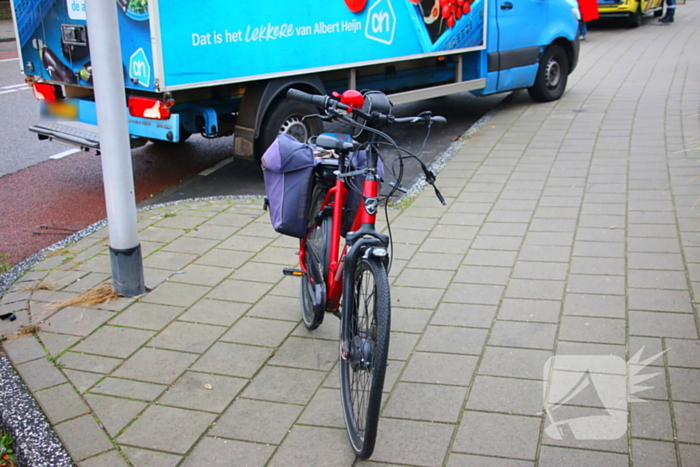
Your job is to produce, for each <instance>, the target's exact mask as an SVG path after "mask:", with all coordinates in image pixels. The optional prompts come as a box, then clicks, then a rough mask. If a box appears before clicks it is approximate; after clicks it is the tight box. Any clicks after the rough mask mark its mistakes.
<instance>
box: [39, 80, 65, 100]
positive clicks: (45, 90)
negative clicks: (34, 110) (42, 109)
mask: <svg viewBox="0 0 700 467" xmlns="http://www.w3.org/2000/svg"><path fill="white" fill-rule="evenodd" d="M32 89H33V90H34V97H35V98H37V100H40V101H48V102H54V101H56V100H57V99H59V98H60V97H61V89H60V88H59V87H58V86H55V85H53V84H48V83H34V85H33V86H32Z"/></svg>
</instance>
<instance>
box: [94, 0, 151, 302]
mask: <svg viewBox="0 0 700 467" xmlns="http://www.w3.org/2000/svg"><path fill="white" fill-rule="evenodd" d="M85 4H86V5H85V6H86V13H87V24H88V34H89V40H90V58H91V61H92V72H93V81H94V86H95V102H96V105H97V123H98V130H99V134H100V151H101V153H102V179H103V180H104V187H105V200H106V204H107V222H108V224H109V252H110V255H109V256H110V261H111V265H112V284H113V285H114V290H115V291H116V292H117V293H118V294H119V295H126V296H134V295H140V294H142V293H144V292H145V291H146V287H145V285H144V278H143V260H142V256H141V245H140V243H139V237H138V228H137V224H136V200H135V197H134V176H133V169H132V166H131V148H130V145H129V130H128V125H127V121H126V98H125V94H124V71H123V67H122V59H121V56H122V53H121V43H120V41H119V24H118V21H117V4H116V2H114V1H105V0H86V2H85Z"/></svg>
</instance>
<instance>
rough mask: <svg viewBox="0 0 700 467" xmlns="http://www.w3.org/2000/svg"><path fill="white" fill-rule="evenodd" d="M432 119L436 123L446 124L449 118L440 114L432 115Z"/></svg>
mask: <svg viewBox="0 0 700 467" xmlns="http://www.w3.org/2000/svg"><path fill="white" fill-rule="evenodd" d="M430 121H431V122H432V123H433V124H435V125H446V124H447V119H446V118H445V117H442V116H440V115H435V116H434V117H430Z"/></svg>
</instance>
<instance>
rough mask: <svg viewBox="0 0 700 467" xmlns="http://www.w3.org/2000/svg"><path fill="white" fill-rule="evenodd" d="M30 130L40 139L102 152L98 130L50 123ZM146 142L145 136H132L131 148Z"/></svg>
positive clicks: (32, 127) (97, 152)
mask: <svg viewBox="0 0 700 467" xmlns="http://www.w3.org/2000/svg"><path fill="white" fill-rule="evenodd" d="M29 131H31V132H33V133H36V135H37V137H38V138H39V139H40V140H49V141H56V142H59V143H61V144H65V145H67V146H74V147H77V148H79V149H80V150H82V151H90V150H93V151H95V153H96V154H98V155H99V154H100V140H99V136H98V134H97V132H93V131H89V130H82V129H78V128H74V127H70V126H67V125H60V124H50V123H49V124H47V123H44V124H42V125H34V126H31V127H29ZM146 142H147V140H146V139H145V138H131V148H132V149H133V148H137V147H139V146H143V145H144V144H146Z"/></svg>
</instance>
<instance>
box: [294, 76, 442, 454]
mask: <svg viewBox="0 0 700 467" xmlns="http://www.w3.org/2000/svg"><path fill="white" fill-rule="evenodd" d="M287 97H288V98H290V99H296V100H299V101H303V102H307V103H311V104H313V105H315V106H316V107H318V108H319V109H320V110H321V111H322V115H318V116H317V117H320V118H322V119H323V120H326V121H336V122H338V121H339V122H344V123H346V124H349V125H350V126H351V127H352V128H353V134H354V135H355V136H356V137H357V136H359V134H360V133H361V132H365V133H368V135H369V137H368V138H367V140H366V142H365V143H359V142H358V141H356V140H355V139H353V137H352V136H351V135H349V134H339V133H323V134H321V135H319V136H317V137H314V138H312V139H311V140H310V141H309V145H310V146H311V147H312V148H313V149H314V153H315V156H316V158H315V160H314V169H313V190H312V192H311V198H310V199H311V202H310V208H309V214H308V217H307V224H306V234H305V235H304V237H303V238H301V241H300V244H299V266H300V269H299V270H291V269H287V270H285V274H287V275H298V276H301V279H302V281H301V310H302V318H303V321H304V324H305V325H306V327H307V328H308V329H310V330H313V329H316V328H317V327H318V326H319V325H320V324H321V323H322V322H323V318H324V315H325V314H326V313H327V312H330V313H333V314H335V315H336V316H338V317H339V318H340V320H341V326H340V387H341V398H342V405H343V413H344V416H345V424H346V428H347V431H348V435H349V437H350V442H351V444H352V448H353V450H354V451H355V454H356V455H357V457H359V458H361V459H367V458H369V457H370V456H371V455H372V452H373V450H374V445H375V440H376V436H377V423H378V421H379V409H380V404H381V400H382V389H383V387H384V376H385V373H386V365H387V357H388V354H389V330H390V323H391V300H390V296H389V279H388V272H387V271H388V269H389V267H390V246H391V230H389V235H384V234H382V233H380V232H378V231H377V229H376V227H375V220H376V216H377V211H378V210H379V207H380V203H381V201H383V200H382V199H380V178H381V177H382V175H383V169H384V168H383V164H382V163H381V162H380V154H379V149H380V147H381V146H388V147H391V148H393V149H394V150H395V151H396V152H397V154H398V159H397V160H398V162H399V173H398V175H396V177H397V182H396V183H394V184H393V188H392V190H391V192H390V193H389V194H388V195H387V197H390V196H393V194H394V193H395V192H396V191H397V190H400V189H401V178H402V176H403V159H405V158H406V157H415V156H413V155H411V154H408V153H407V151H405V150H403V149H401V148H400V147H399V146H398V145H397V144H396V143H395V142H394V140H393V139H392V138H391V137H389V136H388V135H387V134H386V133H384V132H383V131H382V129H383V128H384V127H385V126H387V125H390V124H396V123H421V124H425V125H427V126H428V128H429V127H430V125H431V124H433V123H444V122H445V119H444V117H438V116H432V115H431V114H430V113H429V112H424V113H422V114H421V115H419V116H416V117H405V118H397V117H394V116H393V115H392V114H391V107H392V106H391V103H390V101H389V99H388V98H387V96H386V95H385V94H383V93H381V92H377V91H365V92H362V93H360V92H357V91H346V92H345V93H343V94H342V95H338V94H334V96H320V95H311V94H307V93H305V92H302V91H298V90H296V89H290V90H289V92H288V94H287ZM426 139H427V135H426ZM416 160H418V161H419V163H420V164H421V167H422V168H423V172H424V174H425V176H426V181H427V182H428V183H430V184H431V185H433V187H435V185H434V182H435V175H434V174H433V173H432V172H431V171H430V170H429V169H428V168H427V167H426V166H425V164H423V163H422V162H420V160H419V159H417V158H416ZM435 192H436V194H437V196H438V198H439V199H440V201H441V202H442V203H443V204H444V203H445V201H444V199H443V198H442V196H441V195H440V193H439V191H438V190H437V188H435ZM385 198H386V197H385ZM343 237H344V238H345V245H344V246H342V248H341V243H342V238H343Z"/></svg>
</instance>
